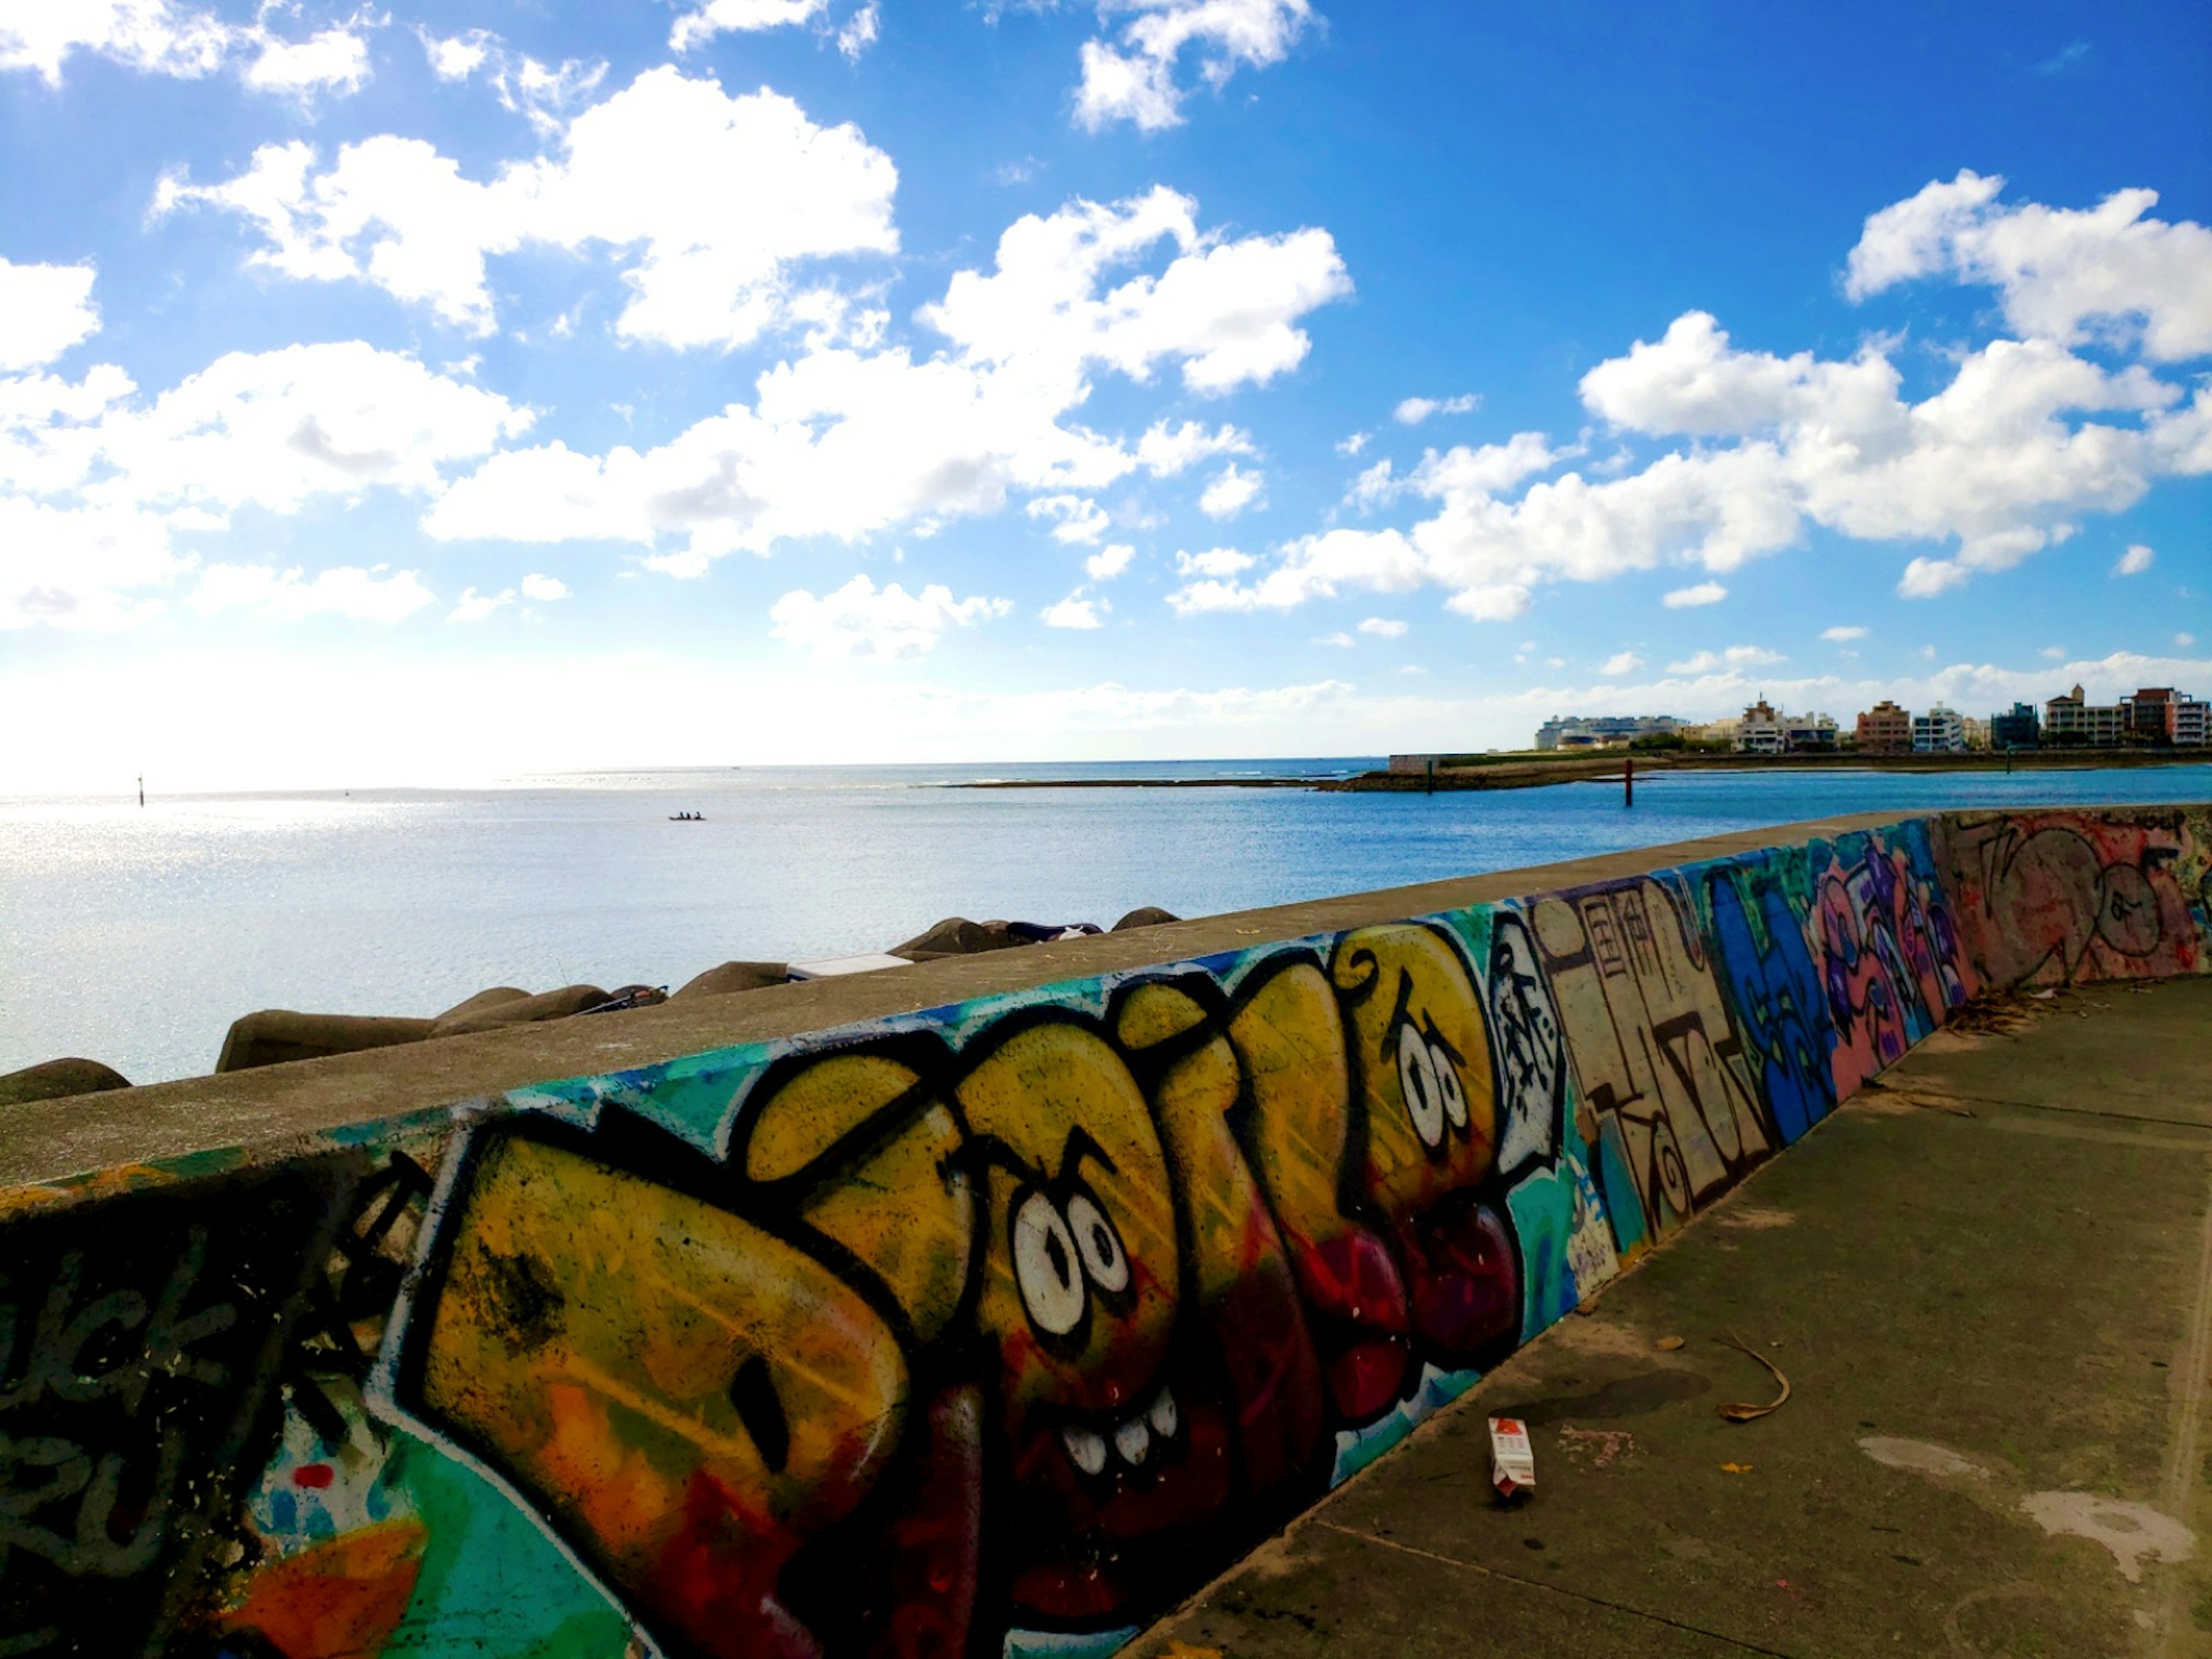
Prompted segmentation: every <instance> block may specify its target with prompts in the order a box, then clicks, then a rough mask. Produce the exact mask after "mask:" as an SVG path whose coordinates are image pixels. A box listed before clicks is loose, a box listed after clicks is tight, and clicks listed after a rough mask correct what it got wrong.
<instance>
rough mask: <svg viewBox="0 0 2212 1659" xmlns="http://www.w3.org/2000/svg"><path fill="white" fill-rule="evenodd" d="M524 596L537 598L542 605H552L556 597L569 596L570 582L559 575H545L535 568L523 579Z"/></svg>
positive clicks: (565, 597)
mask: <svg viewBox="0 0 2212 1659" xmlns="http://www.w3.org/2000/svg"><path fill="white" fill-rule="evenodd" d="M522 597H523V598H524V599H536V600H537V601H538V603H539V604H541V605H550V604H552V603H553V601H554V600H556V599H567V598H568V583H566V582H564V581H562V580H561V579H560V578H559V577H558V576H548V575H544V574H540V573H539V572H537V571H534V570H533V571H532V572H531V573H530V574H528V575H527V576H525V577H524V578H523V579H522Z"/></svg>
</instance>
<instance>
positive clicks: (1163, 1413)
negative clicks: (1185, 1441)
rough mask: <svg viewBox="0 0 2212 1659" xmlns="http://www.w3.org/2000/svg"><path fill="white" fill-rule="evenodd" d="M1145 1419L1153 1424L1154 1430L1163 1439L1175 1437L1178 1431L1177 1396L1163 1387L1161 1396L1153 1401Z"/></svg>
mask: <svg viewBox="0 0 2212 1659" xmlns="http://www.w3.org/2000/svg"><path fill="white" fill-rule="evenodd" d="M1145 1420H1146V1421H1147V1422H1148V1423H1150V1424H1151V1425H1152V1432H1153V1433H1154V1434H1157V1435H1158V1436H1159V1437H1160V1438H1161V1439H1163V1440H1172V1439H1174V1438H1175V1431H1176V1403H1175V1396H1174V1395H1171V1394H1170V1393H1169V1392H1168V1391H1167V1390H1166V1389H1161V1390H1160V1395H1159V1398H1158V1399H1157V1400H1155V1401H1152V1410H1150V1411H1148V1412H1146V1413H1145Z"/></svg>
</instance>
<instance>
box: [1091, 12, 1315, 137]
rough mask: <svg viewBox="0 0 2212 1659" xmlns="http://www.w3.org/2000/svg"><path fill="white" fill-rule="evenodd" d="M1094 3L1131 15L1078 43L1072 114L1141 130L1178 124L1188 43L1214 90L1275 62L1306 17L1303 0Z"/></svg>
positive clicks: (1100, 124)
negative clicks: (1079, 65)
mask: <svg viewBox="0 0 2212 1659" xmlns="http://www.w3.org/2000/svg"><path fill="white" fill-rule="evenodd" d="M1098 10H1099V15H1100V18H1101V20H1102V21H1103V20H1105V19H1107V18H1110V17H1114V16H1115V15H1127V16H1129V17H1130V19H1131V21H1129V22H1128V23H1127V24H1126V25H1125V26H1124V27H1122V28H1121V31H1120V32H1119V33H1118V35H1116V36H1115V39H1113V40H1106V39H1104V38H1103V37H1102V38H1099V39H1094V40H1086V41H1085V42H1084V43H1083V82H1082V85H1081V86H1080V87H1079V88H1077V91H1076V94H1075V118H1076V120H1077V121H1078V122H1079V123H1080V124H1081V125H1083V126H1085V127H1087V128H1089V129H1090V130H1091V131H1093V132H1096V131H1098V130H1099V129H1100V128H1102V127H1104V126H1107V125H1110V124H1111V123H1113V122H1115V121H1133V122H1134V123H1135V124H1136V125H1137V127H1138V128H1139V131H1145V132H1158V131H1161V130H1163V129H1164V128H1167V127H1171V126H1175V125H1179V124H1180V123H1181V122H1182V100H1183V99H1184V97H1185V96H1186V95H1187V93H1188V88H1185V87H1184V86H1183V85H1182V83H1180V82H1178V81H1177V79H1176V69H1177V67H1178V65H1179V60H1180V59H1181V58H1182V55H1183V53H1184V52H1186V51H1187V50H1194V51H1195V52H1196V55H1197V56H1198V58H1199V74H1200V77H1201V78H1202V79H1203V80H1204V81H1205V82H1206V84H1207V85H1208V86H1209V87H1211V88H1212V89H1213V90H1214V91H1215V92H1217V93H1218V92H1219V91H1220V90H1221V88H1223V87H1225V86H1226V85H1227V84H1228V82H1229V80H1230V77H1231V76H1234V75H1235V74H1236V72H1237V70H1239V69H1265V68H1267V67H1268V66H1269V65H1270V64H1279V63H1281V62H1282V61H1283V59H1284V58H1287V57H1288V56H1290V51H1291V46H1293V45H1295V44H1296V43H1297V38H1298V36H1299V34H1300V33H1302V32H1303V31H1304V28H1305V26H1306V24H1307V23H1308V22H1310V21H1312V18H1313V9H1312V7H1311V6H1310V4H1308V3H1307V0H1100V3H1099V8H1098Z"/></svg>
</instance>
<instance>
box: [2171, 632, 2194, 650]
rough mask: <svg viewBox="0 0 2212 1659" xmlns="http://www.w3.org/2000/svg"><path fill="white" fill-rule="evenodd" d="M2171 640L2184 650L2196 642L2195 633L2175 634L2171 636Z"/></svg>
mask: <svg viewBox="0 0 2212 1659" xmlns="http://www.w3.org/2000/svg"><path fill="white" fill-rule="evenodd" d="M2173 642H2174V643H2175V644H2176V645H2178V646H2180V647H2182V648H2183V649H2185V650H2186V649H2187V648H2188V647H2191V646H2192V645H2194V644H2196V643H2197V635H2194V634H2176V635H2174V636H2173Z"/></svg>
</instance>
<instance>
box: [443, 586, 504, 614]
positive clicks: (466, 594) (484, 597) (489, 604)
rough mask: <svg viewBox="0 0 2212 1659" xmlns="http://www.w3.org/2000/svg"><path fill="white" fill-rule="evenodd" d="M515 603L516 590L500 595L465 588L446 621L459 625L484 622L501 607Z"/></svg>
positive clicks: (500, 593) (499, 593)
mask: <svg viewBox="0 0 2212 1659" xmlns="http://www.w3.org/2000/svg"><path fill="white" fill-rule="evenodd" d="M513 603H514V590H513V588H511V587H510V588H507V589H506V590H505V591H504V592H498V593H479V592H477V591H476V589H475V588H473V587H469V588H464V589H462V591H461V597H460V599H459V602H458V603H457V604H455V605H454V606H453V610H452V611H450V612H449V613H448V614H447V617H446V620H447V622H457V623H474V622H482V621H483V619H484V618H485V617H489V616H490V615H491V613H492V612H493V611H496V610H498V609H499V608H500V607H501V605H513Z"/></svg>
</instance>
